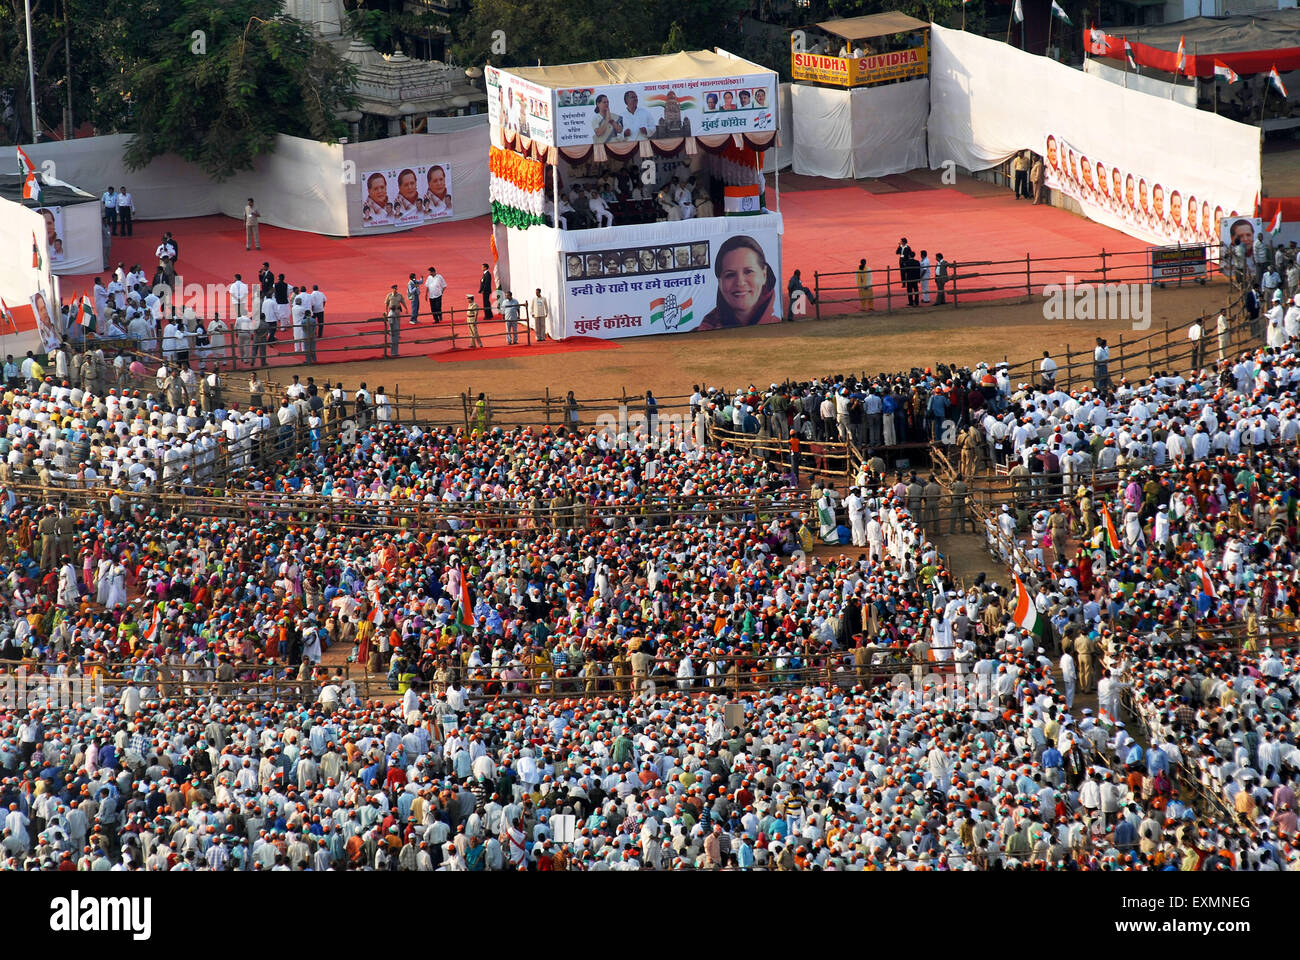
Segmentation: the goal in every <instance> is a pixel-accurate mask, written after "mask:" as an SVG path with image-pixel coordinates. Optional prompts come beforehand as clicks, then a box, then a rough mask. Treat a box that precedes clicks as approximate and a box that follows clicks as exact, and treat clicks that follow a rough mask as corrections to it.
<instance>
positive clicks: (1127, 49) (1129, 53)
mask: <svg viewBox="0 0 1300 960" xmlns="http://www.w3.org/2000/svg"><path fill="white" fill-rule="evenodd" d="M1124 56H1125V57H1127V58H1128V65H1129V66H1130V67H1132V68H1133V69H1134V70H1137V72H1138V73H1141V72H1142V71H1141V69H1139V67H1138V62H1137V61H1136V60H1134V59H1133V45H1132V44H1131V43H1129V42H1128V37H1125V38H1124Z"/></svg>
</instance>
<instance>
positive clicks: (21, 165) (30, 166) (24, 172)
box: [15, 145, 36, 177]
mask: <svg viewBox="0 0 1300 960" xmlns="http://www.w3.org/2000/svg"><path fill="white" fill-rule="evenodd" d="M15 148H16V149H17V150H18V175H19V176H20V177H26V176H30V175H31V174H33V173H35V172H36V164H34V163H32V158H31V157H29V156H27V151H26V150H24V149H23V148H22V147H19V146H17V145H15Z"/></svg>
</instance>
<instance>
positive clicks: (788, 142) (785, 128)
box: [763, 83, 794, 173]
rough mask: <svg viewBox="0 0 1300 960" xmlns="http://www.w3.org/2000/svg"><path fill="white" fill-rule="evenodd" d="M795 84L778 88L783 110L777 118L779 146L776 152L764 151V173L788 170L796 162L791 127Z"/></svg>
mask: <svg viewBox="0 0 1300 960" xmlns="http://www.w3.org/2000/svg"><path fill="white" fill-rule="evenodd" d="M793 86H794V84H791V83H783V84H781V86H780V87H779V88H778V92H777V99H778V100H779V101H780V103H781V109H780V110H779V111H778V113H777V117H776V129H777V141H778V143H777V145H776V149H775V150H764V151H763V172H764V173H774V172H775V171H777V170H787V169H789V167H790V164H791V163H793V162H794V129H793V128H792V127H791V126H790V123H791V117H792V116H793V110H792V109H791V106H790V97H791V94H790V91H791V89H792V88H793Z"/></svg>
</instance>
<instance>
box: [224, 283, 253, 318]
mask: <svg viewBox="0 0 1300 960" xmlns="http://www.w3.org/2000/svg"><path fill="white" fill-rule="evenodd" d="M228 292H229V293H230V299H231V307H232V309H233V310H234V312H235V316H237V317H242V316H243V315H244V314H245V313H246V312H248V284H246V283H245V282H244V278H243V276H242V275H241V274H238V273H237V274H235V282H234V283H232V284H231V285H230V289H229V291H228Z"/></svg>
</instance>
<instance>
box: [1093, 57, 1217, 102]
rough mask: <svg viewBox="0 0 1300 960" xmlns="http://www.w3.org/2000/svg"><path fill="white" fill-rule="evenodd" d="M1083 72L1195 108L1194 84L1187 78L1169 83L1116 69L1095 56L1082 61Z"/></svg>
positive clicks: (1118, 85) (1117, 84) (1119, 85)
mask: <svg viewBox="0 0 1300 960" xmlns="http://www.w3.org/2000/svg"><path fill="white" fill-rule="evenodd" d="M1083 72H1084V73H1086V74H1088V75H1089V76H1093V77H1098V78H1100V79H1102V80H1105V81H1106V82H1107V83H1113V84H1115V85H1116V86H1117V87H1127V88H1128V89H1130V90H1136V91H1137V92H1138V93H1147V94H1150V95H1151V96H1153V97H1159V98H1160V99H1161V100H1173V101H1174V102H1175V103H1181V104H1182V105H1183V106H1185V107H1191V108H1192V109H1195V108H1196V85H1195V84H1194V83H1192V81H1190V80H1187V81H1185V82H1183V83H1170V82H1169V81H1167V80H1160V79H1157V78H1156V77H1148V76H1145V75H1143V74H1141V73H1136V72H1135V71H1132V70H1130V71H1128V72H1127V73H1126V72H1124V71H1123V70H1116V69H1115V68H1114V67H1112V66H1110V64H1107V63H1103V62H1102V61H1100V60H1098V59H1097V58H1095V57H1089V58H1088V59H1086V60H1084V61H1083Z"/></svg>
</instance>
